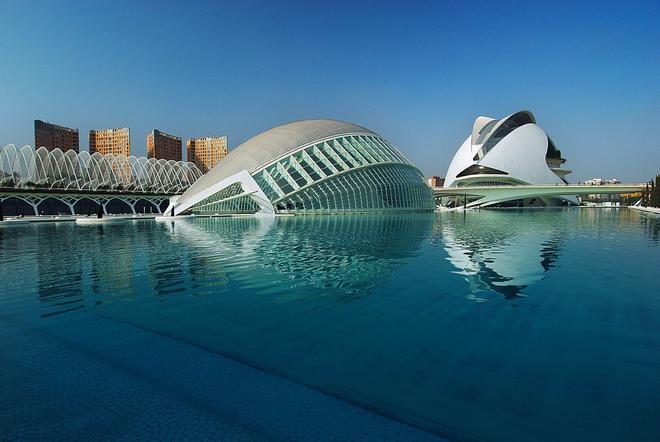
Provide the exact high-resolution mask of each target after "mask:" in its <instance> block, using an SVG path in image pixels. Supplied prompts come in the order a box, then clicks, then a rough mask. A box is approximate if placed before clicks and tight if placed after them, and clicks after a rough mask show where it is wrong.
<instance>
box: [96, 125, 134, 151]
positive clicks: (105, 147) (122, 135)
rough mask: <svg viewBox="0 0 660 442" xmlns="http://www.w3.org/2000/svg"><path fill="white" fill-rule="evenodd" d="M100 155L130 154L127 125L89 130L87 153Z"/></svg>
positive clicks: (129, 132)
mask: <svg viewBox="0 0 660 442" xmlns="http://www.w3.org/2000/svg"><path fill="white" fill-rule="evenodd" d="M95 152H98V153H100V154H102V155H108V154H113V155H124V156H126V157H128V156H130V155H131V131H130V129H129V128H127V127H122V128H117V129H99V130H95V129H92V130H90V131H89V153H90V154H93V153H95Z"/></svg>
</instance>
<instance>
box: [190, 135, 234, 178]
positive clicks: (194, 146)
mask: <svg viewBox="0 0 660 442" xmlns="http://www.w3.org/2000/svg"><path fill="white" fill-rule="evenodd" d="M186 150H187V156H188V158H187V159H188V161H190V162H192V163H195V165H196V166H197V167H199V169H200V170H201V171H202V172H203V173H206V172H208V171H209V170H211V169H213V166H215V165H216V164H218V162H219V161H220V160H221V159H223V158H224V157H226V156H227V137H226V136H222V137H204V138H189V139H188V142H187V143H186Z"/></svg>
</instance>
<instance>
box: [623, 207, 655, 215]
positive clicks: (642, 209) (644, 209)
mask: <svg viewBox="0 0 660 442" xmlns="http://www.w3.org/2000/svg"><path fill="white" fill-rule="evenodd" d="M628 208H629V209H632V210H638V211H640V212H646V213H655V214H656V215H660V208H658V207H642V206H628Z"/></svg>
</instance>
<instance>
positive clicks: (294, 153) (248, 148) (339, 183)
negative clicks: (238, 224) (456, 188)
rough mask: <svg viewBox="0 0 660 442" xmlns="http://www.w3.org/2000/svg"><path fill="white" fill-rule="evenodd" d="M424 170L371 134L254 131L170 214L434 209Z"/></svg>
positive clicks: (347, 129) (338, 127)
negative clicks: (252, 134)
mask: <svg viewBox="0 0 660 442" xmlns="http://www.w3.org/2000/svg"><path fill="white" fill-rule="evenodd" d="M434 207H435V205H434V202H433V196H432V191H431V189H430V188H429V187H428V186H427V185H426V183H425V181H424V177H423V175H422V173H421V172H420V171H419V170H418V169H417V168H416V167H415V166H413V165H412V164H411V163H410V162H409V161H408V160H407V159H406V158H405V157H404V156H403V155H402V154H401V153H400V152H399V151H398V150H397V149H395V148H394V147H393V146H392V145H391V144H389V143H388V142H387V141H386V140H384V139H383V138H381V137H380V136H379V135H377V134H376V133H374V132H372V131H370V130H368V129H365V128H364V127H361V126H357V125H355V124H351V123H346V122H342V121H336V120H304V121H297V122H294V123H289V124H285V125H283V126H278V127H276V128H273V129H270V130H268V131H266V132H263V133H262V134H259V135H257V136H255V137H253V138H251V139H249V140H248V141H246V142H245V143H243V144H242V145H240V146H239V147H237V148H236V149H234V150H233V151H231V152H230V153H229V154H228V155H227V157H226V158H225V159H223V160H222V161H220V162H219V163H218V164H217V165H216V166H215V167H214V168H213V169H212V170H211V171H210V172H209V173H207V174H206V175H204V176H203V177H202V178H201V179H199V180H198V181H197V182H196V183H194V184H193V185H192V186H191V187H190V188H189V189H188V190H187V191H186V192H185V193H184V194H183V195H181V196H180V197H174V198H172V200H171V204H170V207H169V208H168V211H170V212H171V211H172V210H174V213H175V214H177V215H178V214H183V213H199V214H205V213H206V214H213V213H256V212H262V213H274V212H287V213H344V212H379V211H392V210H415V211H417V210H433V208H434Z"/></svg>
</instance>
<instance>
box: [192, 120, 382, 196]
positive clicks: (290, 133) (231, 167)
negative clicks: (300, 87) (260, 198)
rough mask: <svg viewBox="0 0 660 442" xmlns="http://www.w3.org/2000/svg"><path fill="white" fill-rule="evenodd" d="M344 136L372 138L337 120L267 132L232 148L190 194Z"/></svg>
mask: <svg viewBox="0 0 660 442" xmlns="http://www.w3.org/2000/svg"><path fill="white" fill-rule="evenodd" d="M347 134H369V135H375V134H374V133H373V132H372V131H370V130H369V129H366V128H364V127H362V126H358V125H356V124H352V123H346V122H343V121H338V120H303V121H295V122H293V123H288V124H284V125H282V126H277V127H275V128H273V129H270V130H267V131H266V132H263V133H261V134H259V135H257V136H255V137H252V138H250V139H249V140H247V141H246V142H245V143H243V144H241V145H240V146H238V147H237V148H236V149H233V150H232V151H231V152H229V154H228V155H227V156H226V157H225V158H224V159H223V160H222V161H220V162H219V163H218V164H217V165H216V166H215V167H214V168H213V169H211V170H210V171H209V172H208V173H207V174H206V175H204V176H203V177H202V178H201V179H199V180H198V181H197V182H196V183H195V184H193V185H192V186H191V187H190V189H189V192H188V193H190V194H192V193H194V192H197V191H199V190H201V189H204V188H206V187H208V186H209V185H212V184H213V183H216V182H218V181H220V180H223V179H225V178H227V177H230V176H232V175H234V174H236V173H238V172H240V171H242V170H247V171H248V172H250V173H252V172H254V171H256V170H258V169H260V168H261V167H263V166H266V165H268V164H270V163H272V162H273V161H275V160H277V159H279V158H281V157H282V156H284V155H286V154H288V153H289V152H292V151H294V150H296V149H298V148H300V147H303V146H306V145H308V144H312V143H314V142H316V141H319V140H324V139H327V138H331V137H335V136H338V135H347Z"/></svg>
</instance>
